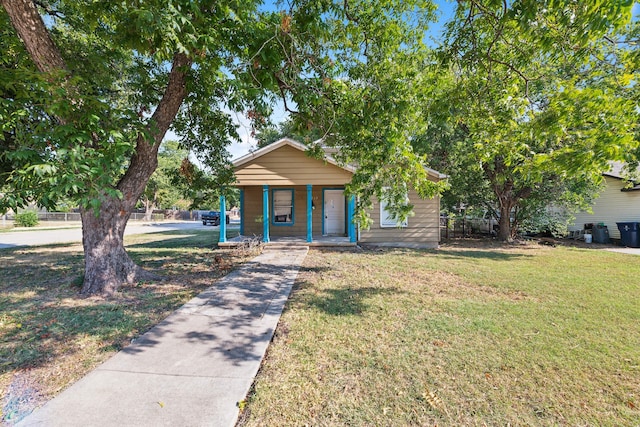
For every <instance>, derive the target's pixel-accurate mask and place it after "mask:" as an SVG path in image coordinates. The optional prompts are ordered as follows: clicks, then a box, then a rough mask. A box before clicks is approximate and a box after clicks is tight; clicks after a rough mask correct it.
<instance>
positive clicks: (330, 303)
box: [295, 282, 402, 316]
mask: <svg viewBox="0 0 640 427" xmlns="http://www.w3.org/2000/svg"><path fill="white" fill-rule="evenodd" d="M298 286H300V287H301V288H309V287H310V286H311V285H310V284H309V283H308V282H302V283H299V284H297V285H296V287H298ZM401 292H402V291H400V290H399V289H396V288H376V287H366V288H355V289H354V288H341V289H326V290H323V291H322V292H320V293H318V294H314V295H305V296H300V297H299V298H298V300H297V301H296V302H295V305H296V306H298V307H300V306H301V305H302V306H306V307H309V308H313V309H315V310H318V311H321V312H323V313H325V314H328V315H330V316H360V315H362V314H363V313H365V312H366V311H367V310H368V309H369V308H370V305H369V304H367V300H369V299H371V298H372V297H375V296H378V295H392V294H398V293H401Z"/></svg>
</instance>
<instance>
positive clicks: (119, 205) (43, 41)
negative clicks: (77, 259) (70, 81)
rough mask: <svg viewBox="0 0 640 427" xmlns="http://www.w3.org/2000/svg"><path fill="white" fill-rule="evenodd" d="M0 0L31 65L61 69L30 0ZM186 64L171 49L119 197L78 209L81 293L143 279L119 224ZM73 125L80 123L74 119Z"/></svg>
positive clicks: (147, 169)
mask: <svg viewBox="0 0 640 427" xmlns="http://www.w3.org/2000/svg"><path fill="white" fill-rule="evenodd" d="M0 3H1V4H2V6H3V7H4V8H5V10H6V11H7V14H8V15H9V18H10V19H11V23H12V25H13V27H14V28H15V30H16V32H17V33H18V35H19V36H20V38H21V39H22V41H23V43H24V45H25V47H26V49H27V52H29V56H30V57H31V59H32V60H33V62H34V63H35V65H36V66H37V68H38V69H39V70H40V71H41V72H43V73H48V72H57V71H60V72H67V71H68V70H67V67H66V64H65V61H64V59H63V57H62V55H61V54H60V51H59V50H58V47H57V46H56V44H55V43H54V41H53V40H52V39H51V37H50V34H49V31H48V29H47V28H46V26H45V25H44V21H43V20H42V18H41V17H40V15H39V13H38V10H37V8H36V6H35V3H34V2H33V1H31V0H0ZM191 64H192V61H191V59H190V58H189V57H188V56H187V55H186V54H184V53H175V55H174V57H173V64H172V67H171V71H170V72H169V74H168V76H167V77H168V82H167V86H166V88H165V90H164V93H163V95H162V99H161V100H160V102H159V103H158V105H157V107H156V108H155V111H154V113H153V115H152V116H151V118H150V120H149V123H148V125H147V130H148V131H149V133H148V134H147V135H145V134H144V133H140V134H139V135H138V139H137V141H136V148H135V152H134V154H133V156H132V158H131V161H130V163H129V167H128V168H127V170H126V172H125V174H124V176H123V177H122V179H120V181H119V182H118V184H117V186H116V188H117V190H119V191H120V192H121V193H122V199H116V198H112V197H108V196H105V195H104V194H103V195H102V197H100V202H101V204H100V208H99V212H98V213H97V215H96V212H95V211H94V210H93V209H90V210H86V209H85V210H82V212H81V217H82V241H83V246H84V253H85V277H84V284H83V287H82V293H83V294H95V293H101V294H113V293H114V292H115V291H116V290H117V289H118V286H120V284H122V283H132V282H133V281H135V280H139V279H141V278H145V277H149V274H148V273H145V272H144V270H143V269H142V268H140V267H138V266H136V265H135V263H134V262H133V261H132V260H131V258H129V255H128V254H127V252H126V251H125V249H124V241H123V236H124V228H125V226H126V225H127V221H128V219H129V216H130V215H131V209H133V207H134V206H135V204H136V201H137V200H138V198H139V197H140V195H141V194H142V192H143V191H144V188H145V186H146V184H147V182H148V181H149V178H150V177H151V174H152V173H153V172H154V171H155V169H156V167H157V165H158V147H159V146H160V142H161V141H162V138H163V137H164V135H165V133H166V132H167V130H168V129H169V126H170V125H171V123H172V122H173V120H174V118H175V117H176V114H177V113H178V110H179V109H180V105H181V104H182V102H183V100H184V99H185V97H186V95H187V86H186V81H187V73H188V72H189V69H190V67H191ZM65 85H66V81H65ZM63 89H65V94H66V96H72V97H74V98H75V97H78V98H81V94H80V93H79V91H77V90H76V89H77V88H74V87H68V86H65V87H64V88H63ZM67 119H69V118H68V117H59V120H60V122H61V123H68V121H67ZM73 125H74V126H78V127H81V126H82V124H77V123H73ZM148 136H150V138H149V137H148Z"/></svg>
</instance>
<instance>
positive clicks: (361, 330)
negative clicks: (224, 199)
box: [239, 245, 640, 426]
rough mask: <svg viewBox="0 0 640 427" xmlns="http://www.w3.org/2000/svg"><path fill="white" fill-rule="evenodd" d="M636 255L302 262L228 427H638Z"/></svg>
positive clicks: (546, 250)
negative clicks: (235, 420)
mask: <svg viewBox="0 0 640 427" xmlns="http://www.w3.org/2000/svg"><path fill="white" fill-rule="evenodd" d="M639 283H640V258H638V257H634V256H630V255H623V254H617V253H610V252H604V251H597V250H589V249H574V248H564V247H559V248H550V247H542V246H539V245H528V246H522V247H507V248H502V247H501V248H481V247H480V248H478V247H474V248H465V247H458V246H449V247H447V246H444V247H442V248H441V249H440V250H437V251H413V250H384V251H362V252H328V251H327V252H321V251H311V252H310V253H309V255H308V256H307V258H306V260H305V264H304V268H303V270H302V271H301V273H300V275H299V276H298V280H297V284H296V285H295V287H294V291H293V293H292V296H291V298H290V300H289V302H288V304H287V307H286V309H285V313H284V314H283V316H282V319H281V321H280V324H279V326H278V329H277V331H276V337H275V338H274V343H273V344H272V346H271V347H270V349H269V352H268V357H267V359H266V361H265V363H264V364H263V367H262V369H261V372H260V373H259V375H258V377H257V379H256V382H255V384H254V390H253V392H252V394H250V396H249V398H248V401H247V402H243V403H242V405H241V406H242V407H244V412H243V415H242V417H241V421H240V423H239V424H240V425H243V426H255V425H352V426H372V425H385V426H392V425H393V426H404V425H512V426H516V425H599V426H600V425H604V426H607V425H609V426H620V425H638V422H639V420H640V409H639V408H640V286H639Z"/></svg>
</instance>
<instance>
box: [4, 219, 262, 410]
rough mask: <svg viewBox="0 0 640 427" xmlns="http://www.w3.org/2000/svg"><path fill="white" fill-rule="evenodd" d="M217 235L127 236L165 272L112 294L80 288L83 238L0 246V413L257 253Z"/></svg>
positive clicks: (27, 406)
mask: <svg viewBox="0 0 640 427" xmlns="http://www.w3.org/2000/svg"><path fill="white" fill-rule="evenodd" d="M217 241H218V232H217V230H214V229H213V228H212V227H202V228H197V229H189V230H179V231H171V232H163V233H153V234H144V235H137V236H126V237H125V242H126V245H127V249H128V251H129V253H130V254H131V256H132V257H133V258H134V259H135V260H136V261H137V262H139V263H140V264H141V265H142V266H144V267H146V268H148V269H150V270H153V271H154V272H156V273H159V274H160V275H162V276H164V277H165V278H166V279H165V280H163V281H160V282H157V283H136V284H134V285H131V286H124V287H122V288H121V290H120V291H119V292H118V294H117V295H116V297H115V298H113V299H104V298H101V297H91V298H82V297H80V296H79V295H78V291H79V290H80V285H81V283H82V274H83V256H82V246H81V245H80V244H71V245H69V244H67V245H49V246H41V247H34V248H17V249H3V250H0V420H1V421H4V422H8V423H12V422H14V421H15V420H17V419H19V418H20V417H21V416H23V415H25V414H27V413H28V412H29V411H30V410H32V409H33V408H34V407H35V406H37V405H38V404H41V403H43V402H44V401H46V400H47V399H49V398H51V397H52V396H54V395H55V394H57V393H58V392H59V391H61V390H62V389H64V388H65V387H67V386H68V385H69V384H70V383H72V382H74V381H75V380H77V379H79V378H81V377H82V376H83V375H85V374H86V373H87V372H89V371H90V370H91V369H92V368H93V367H95V366H96V365H98V364H99V363H101V362H102V361H104V360H106V359H107V358H108V357H110V356H111V355H113V354H114V353H115V352H116V351H117V350H119V349H120V348H122V347H124V346H126V345H128V343H130V342H131V339H133V338H135V337H136V336H138V335H140V334H141V333H143V332H145V331H146V330H148V329H149V328H151V327H152V326H154V325H155V324H156V323H158V322H159V321H160V320H162V319H164V318H165V317H166V316H167V315H169V314H170V313H171V312H172V311H174V310H175V309H176V308H178V307H179V306H180V305H182V304H183V303H184V302H186V301H188V300H189V299H190V298H192V297H193V296H194V295H196V294H197V293H199V292H200V291H202V290H204V289H206V288H207V287H209V286H211V285H212V284H213V283H214V282H215V280H216V279H217V278H219V277H221V276H223V275H225V274H227V273H228V272H229V271H230V270H231V269H232V268H233V267H234V266H235V265H237V264H238V263H242V262H244V261H246V260H247V259H249V258H251V257H253V256H255V253H250V252H244V251H221V250H217V249H214V246H215V242H217ZM124 398H126V396H125V397H124ZM1 421H0V422H1Z"/></svg>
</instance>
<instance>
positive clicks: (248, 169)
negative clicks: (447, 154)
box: [219, 138, 445, 248]
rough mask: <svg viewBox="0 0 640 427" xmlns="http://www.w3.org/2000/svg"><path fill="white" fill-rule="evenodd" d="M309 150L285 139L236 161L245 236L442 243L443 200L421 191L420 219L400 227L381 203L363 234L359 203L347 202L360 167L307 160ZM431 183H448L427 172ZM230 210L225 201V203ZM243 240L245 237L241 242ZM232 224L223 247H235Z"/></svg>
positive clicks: (383, 243)
mask: <svg viewBox="0 0 640 427" xmlns="http://www.w3.org/2000/svg"><path fill="white" fill-rule="evenodd" d="M306 149H307V147H306V146H305V145H303V144H301V143H299V142H296V141H294V140H291V139H288V138H284V139H281V140H279V141H277V142H274V143H273V144H271V145H268V146H266V147H263V148H261V149H259V150H256V151H255V152H253V153H249V154H247V155H246V156H243V157H241V158H239V159H237V160H235V161H234V162H233V167H234V172H235V175H236V186H237V187H238V188H239V189H240V235H241V237H242V236H262V241H263V242H265V243H268V242H272V241H282V240H287V241H300V242H305V244H308V245H311V246H321V245H337V244H339V245H356V244H375V245H381V246H399V247H403V246H404V247H420V248H434V247H437V246H438V242H439V240H440V227H439V216H440V200H439V197H434V198H433V199H428V200H423V199H420V198H419V197H418V194H417V193H416V192H415V191H410V192H409V194H408V198H409V200H410V202H411V203H412V204H413V205H414V212H415V215H414V216H412V217H410V218H409V219H408V221H407V222H405V223H404V224H401V225H400V226H398V224H397V222H396V220H395V219H392V218H390V216H389V214H388V213H387V211H386V209H385V203H380V202H378V201H376V202H375V205H374V208H373V210H372V211H371V213H370V215H371V218H372V220H373V225H372V226H371V228H370V229H369V230H361V229H359V228H358V227H357V226H356V225H355V224H354V223H353V215H354V209H355V200H354V198H353V197H346V196H345V193H344V188H345V184H347V183H348V182H350V181H351V178H352V176H353V173H354V172H355V170H356V169H355V167H353V166H341V165H339V164H338V162H336V161H335V159H333V158H332V157H331V156H330V155H327V156H326V157H325V159H324V160H318V159H314V158H311V157H309V156H307V154H306V153H305V151H306ZM427 171H428V175H429V179H432V180H434V181H438V180H441V179H444V178H445V175H443V174H440V173H439V172H436V171H434V170H432V169H427ZM220 209H221V210H223V209H225V199H224V197H221V199H220ZM241 237H240V238H241ZM238 239H239V238H236V239H229V240H227V236H226V225H225V224H224V222H223V223H222V224H221V226H220V241H219V244H220V246H227V245H228V246H231V245H233V244H234V240H238Z"/></svg>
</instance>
